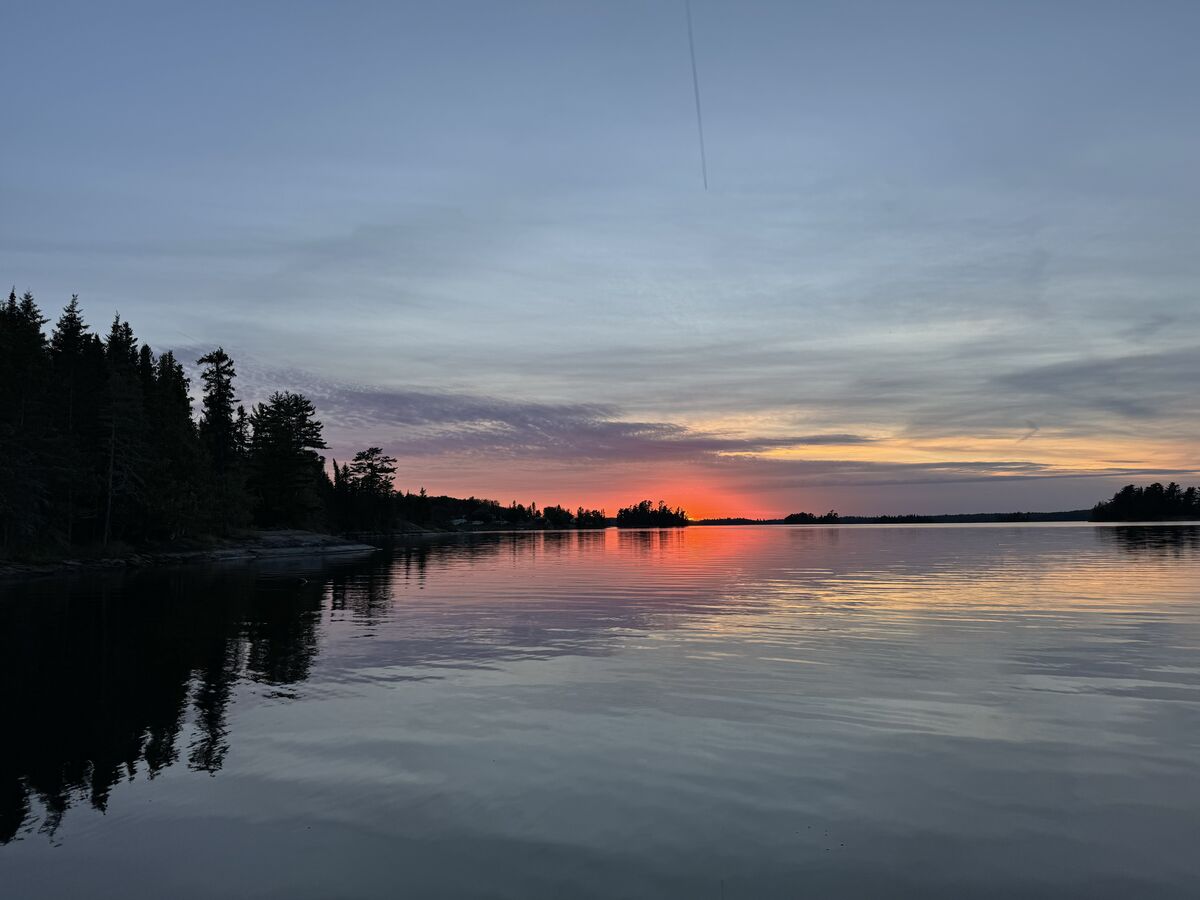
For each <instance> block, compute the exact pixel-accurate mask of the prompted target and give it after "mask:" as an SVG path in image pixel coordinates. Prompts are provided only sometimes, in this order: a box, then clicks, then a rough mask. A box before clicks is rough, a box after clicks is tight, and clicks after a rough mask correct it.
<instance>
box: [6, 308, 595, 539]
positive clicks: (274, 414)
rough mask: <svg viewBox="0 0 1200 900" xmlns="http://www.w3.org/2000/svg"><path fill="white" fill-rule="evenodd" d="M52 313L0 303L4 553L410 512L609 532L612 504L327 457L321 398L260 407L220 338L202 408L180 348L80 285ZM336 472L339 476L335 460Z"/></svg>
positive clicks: (372, 452) (362, 524) (203, 367)
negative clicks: (468, 490)
mask: <svg viewBox="0 0 1200 900" xmlns="http://www.w3.org/2000/svg"><path fill="white" fill-rule="evenodd" d="M48 323H49V319H48V318H47V317H46V316H44V315H43V314H42V311H41V309H40V308H39V306H38V304H37V302H36V301H35V299H34V297H33V295H32V294H31V293H29V292H26V293H25V294H24V295H23V296H21V297H20V298H18V297H17V295H16V291H15V290H14V291H12V292H11V293H10V294H9V296H8V300H7V302H6V303H3V304H0V549H2V550H3V551H4V552H5V553H6V554H12V553H18V552H28V551H31V550H43V549H52V548H63V549H65V548H70V547H76V546H81V545H101V546H109V545H112V544H116V543H124V544H148V543H149V544H152V543H156V542H164V543H165V542H175V541H179V540H182V539H186V538H192V537H198V536H202V535H218V536H222V535H229V534H230V533H232V532H235V531H236V530H238V529H242V528H246V527H259V528H304V529H334V530H338V531H343V532H347V531H358V532H364V531H389V530H391V529H393V528H395V527H397V526H398V525H399V524H400V523H402V522H411V523H415V524H417V525H430V524H451V523H458V522H459V520H461V523H462V524H467V523H472V524H502V525H506V526H510V527H520V526H528V527H546V528H592V527H603V526H604V525H606V524H607V518H606V515H605V513H604V511H603V510H596V509H584V508H582V507H579V508H577V509H576V510H575V511H574V512H572V511H570V510H568V509H566V508H564V507H561V506H549V507H546V508H544V509H538V508H537V506H536V504H532V503H531V504H529V505H528V506H526V505H524V504H518V503H516V502H514V503H512V504H511V505H510V506H507V507H505V506H501V505H500V504H499V503H497V502H495V501H491V500H477V499H476V498H474V497H471V498H468V499H465V500H462V499H458V498H452V497H429V496H428V495H427V494H426V492H425V490H424V489H421V490H420V491H419V492H417V493H412V492H403V491H397V490H395V488H394V486H393V477H394V475H395V473H396V460H395V458H394V457H391V456H389V455H387V454H386V453H384V452H383V450H382V449H381V448H379V447H370V448H368V449H366V450H363V451H360V452H358V453H356V454H355V455H354V457H353V459H351V460H350V461H348V462H344V463H341V464H339V463H338V462H337V460H332V466H331V467H329V468H327V466H326V459H325V457H324V456H323V455H322V454H321V453H320V451H322V450H324V449H326V443H325V439H324V433H323V428H322V424H321V422H320V420H319V419H318V418H317V411H316V408H315V407H314V405H313V403H312V401H311V400H309V399H308V398H307V397H305V396H304V395H303V394H299V393H295V392H292V391H287V390H284V391H276V392H275V393H273V394H271V395H270V397H269V398H267V400H266V401H264V402H259V403H256V404H254V405H253V407H251V408H250V409H247V408H246V406H245V405H244V404H243V403H241V402H240V401H239V399H238V397H237V393H238V392H237V388H236V379H237V370H236V367H235V365H234V361H233V359H231V358H230V356H229V354H227V353H226V352H225V350H224V349H223V348H221V347H217V348H216V349H214V350H212V351H211V352H209V353H206V354H205V355H203V356H201V357H200V358H199V359H198V360H197V361H196V362H197V364H198V365H199V366H200V371H199V381H200V385H199V387H200V401H199V410H198V415H195V414H194V411H193V408H192V397H191V382H190V380H189V378H188V377H187V375H186V374H185V370H184V366H183V364H182V363H181V362H180V361H179V360H178V359H176V357H175V355H174V354H173V353H172V352H171V351H169V350H168V351H166V352H163V353H161V354H155V353H154V351H153V350H152V349H151V347H150V346H149V345H148V344H146V343H144V342H142V341H139V340H138V339H137V337H136V336H135V335H134V332H133V329H132V327H131V326H130V324H129V322H127V321H125V320H123V319H122V318H121V317H120V315H119V314H117V315H115V316H114V317H113V320H112V322H111V324H110V325H109V327H108V331H107V333H106V334H104V335H103V336H101V335H100V334H97V333H95V332H94V331H92V329H91V327H90V326H89V325H88V324H87V323H86V322H85V321H84V318H83V314H82V311H81V309H80V305H79V298H78V296H73V297H72V298H71V301H70V303H68V304H67V305H66V307H65V308H64V309H63V310H62V313H61V314H60V315H59V317H58V319H57V321H56V322H55V323H54V325H53V327H52V328H51V330H50V332H49V334H48V335H47V334H46V332H45V326H46V325H47V324H48ZM330 469H331V471H330Z"/></svg>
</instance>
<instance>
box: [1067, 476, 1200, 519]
mask: <svg viewBox="0 0 1200 900" xmlns="http://www.w3.org/2000/svg"><path fill="white" fill-rule="evenodd" d="M1091 519H1092V521H1093V522H1154V521H1164V520H1186V519H1200V492H1198V491H1197V489H1196V488H1194V487H1189V488H1186V489H1184V488H1182V487H1180V486H1179V485H1178V484H1176V483H1175V482H1174V481H1172V482H1171V483H1170V484H1168V485H1167V486H1166V487H1163V485H1162V484H1161V483H1159V482H1157V481H1156V482H1155V483H1154V484H1149V485H1146V486H1145V487H1137V486H1135V485H1132V484H1127V485H1125V487H1123V488H1121V490H1119V491H1117V492H1116V493H1115V494H1113V495H1112V498H1111V499H1109V500H1102V501H1100V502H1099V503H1097V504H1096V505H1095V506H1094V507H1093V508H1092V515H1091Z"/></svg>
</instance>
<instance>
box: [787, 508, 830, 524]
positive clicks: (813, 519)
mask: <svg viewBox="0 0 1200 900" xmlns="http://www.w3.org/2000/svg"><path fill="white" fill-rule="evenodd" d="M839 518H840V517H839V516H838V514H837V513H836V512H834V511H833V510H832V509H831V510H830V511H829V512H827V513H825V515H823V516H817V515H813V514H812V513H810V512H798V513H792V514H791V515H790V516H784V518H783V524H784V525H816V524H833V523H835V522H837V521H838V520H839Z"/></svg>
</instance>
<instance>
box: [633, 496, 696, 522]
mask: <svg viewBox="0 0 1200 900" xmlns="http://www.w3.org/2000/svg"><path fill="white" fill-rule="evenodd" d="M687 524H688V515H687V513H686V512H684V511H683V509H681V508H676V509H671V508H670V507H669V506H667V504H666V503H665V502H663V501H662V500H659V501H658V506H655V505H654V503H653V501H651V500H643V501H642V502H641V503H635V504H633V505H632V506H625V507H622V508H621V509H619V510H617V527H618V528H678V527H682V526H684V525H687Z"/></svg>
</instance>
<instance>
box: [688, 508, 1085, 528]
mask: <svg viewBox="0 0 1200 900" xmlns="http://www.w3.org/2000/svg"><path fill="white" fill-rule="evenodd" d="M1091 516H1092V511H1091V510H1090V509H1069V510H1063V511H1060V512H1009V513H946V514H942V515H929V516H923V515H915V514H907V515H899V516H840V515H839V516H836V517H834V518H826V517H821V518H812V519H810V520H808V521H800V522H789V521H788V520H787V519H785V518H780V519H748V518H737V517H734V518H723V519H696V520H693V521H692V522H691V523H690V524H692V525H953V524H956V523H957V524H970V523H975V522H982V523H986V522H993V523H1012V524H1018V523H1021V522H1087V521H1090V519H1091Z"/></svg>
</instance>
